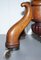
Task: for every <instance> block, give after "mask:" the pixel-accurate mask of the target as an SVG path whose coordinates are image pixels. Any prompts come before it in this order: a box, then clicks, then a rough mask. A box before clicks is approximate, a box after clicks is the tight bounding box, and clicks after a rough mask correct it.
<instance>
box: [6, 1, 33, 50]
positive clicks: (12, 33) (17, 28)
mask: <svg viewBox="0 0 41 60" xmlns="http://www.w3.org/2000/svg"><path fill="white" fill-rule="evenodd" d="M21 6H22V7H25V8H26V10H25V15H24V17H23V18H21V19H20V20H19V22H17V23H16V24H15V25H13V26H12V27H11V28H10V29H9V31H8V32H7V36H6V47H7V48H9V49H10V48H15V49H18V48H19V44H20V41H19V36H20V34H21V33H22V31H23V30H24V29H25V27H26V26H27V25H28V24H29V22H30V21H31V19H32V8H31V6H30V3H27V2H23V3H22V4H21Z"/></svg>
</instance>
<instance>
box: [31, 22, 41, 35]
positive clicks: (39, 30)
mask: <svg viewBox="0 0 41 60" xmlns="http://www.w3.org/2000/svg"><path fill="white" fill-rule="evenodd" d="M31 28H32V31H33V32H34V33H35V34H37V35H39V36H41V23H34V24H32V26H31Z"/></svg>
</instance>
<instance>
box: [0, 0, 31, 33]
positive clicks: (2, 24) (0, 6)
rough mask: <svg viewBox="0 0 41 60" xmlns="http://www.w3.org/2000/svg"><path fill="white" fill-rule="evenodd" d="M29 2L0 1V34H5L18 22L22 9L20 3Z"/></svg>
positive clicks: (16, 0)
mask: <svg viewBox="0 0 41 60" xmlns="http://www.w3.org/2000/svg"><path fill="white" fill-rule="evenodd" d="M26 1H29V2H30V0H0V34H6V33H7V31H8V29H9V28H10V27H11V26H12V25H13V24H15V23H16V22H17V21H19V20H20V18H21V17H22V15H21V12H22V11H24V8H23V7H21V6H20V4H21V3H22V2H26Z"/></svg>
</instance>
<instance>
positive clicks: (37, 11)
mask: <svg viewBox="0 0 41 60" xmlns="http://www.w3.org/2000/svg"><path fill="white" fill-rule="evenodd" d="M31 6H32V14H33V21H34V22H35V23H34V24H32V26H31V28H32V31H33V32H34V33H35V34H37V35H38V36H41V0H32V2H31Z"/></svg>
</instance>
